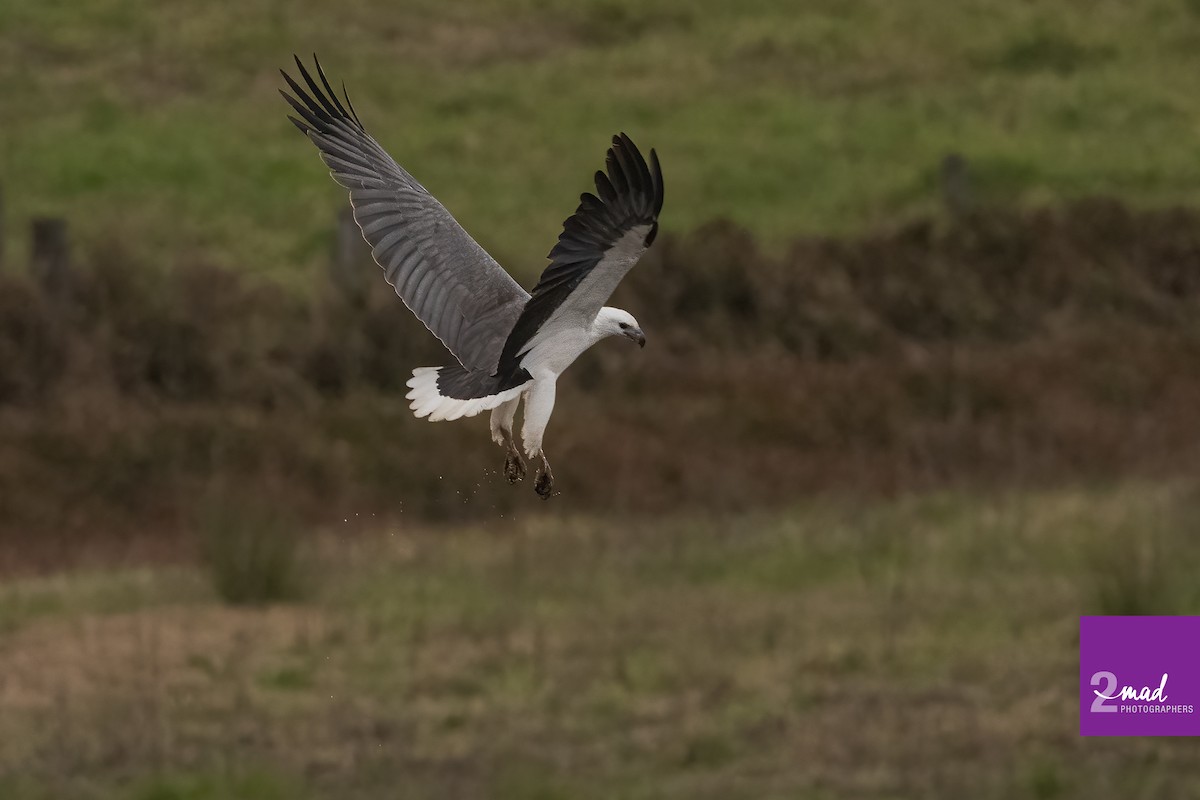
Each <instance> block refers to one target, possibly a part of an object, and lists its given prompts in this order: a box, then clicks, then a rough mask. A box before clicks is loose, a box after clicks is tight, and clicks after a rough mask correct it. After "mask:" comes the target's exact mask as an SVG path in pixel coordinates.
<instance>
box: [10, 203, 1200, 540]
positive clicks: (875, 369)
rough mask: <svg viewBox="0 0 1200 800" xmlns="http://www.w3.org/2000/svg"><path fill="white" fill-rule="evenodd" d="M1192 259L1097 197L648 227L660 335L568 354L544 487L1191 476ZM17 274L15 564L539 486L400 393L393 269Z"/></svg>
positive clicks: (887, 484) (731, 499)
mask: <svg viewBox="0 0 1200 800" xmlns="http://www.w3.org/2000/svg"><path fill="white" fill-rule="evenodd" d="M363 269H364V270H373V268H372V267H371V266H370V265H369V264H364V265H363ZM372 274H373V273H372ZM1197 275H1200V218H1197V216H1196V215H1195V214H1194V213H1193V212H1190V211H1186V210H1182V209H1176V210H1170V211H1162V212H1140V213H1134V212H1130V211H1127V210H1126V209H1124V208H1122V207H1121V206H1119V205H1117V204H1115V203H1111V202H1104V201H1093V202H1088V203H1082V204H1079V205H1076V206H1072V207H1069V208H1066V209H1063V210H1061V211H1056V212H1052V211H1043V212H1033V213H1028V214H1017V213H1007V212H1003V211H988V212H986V213H977V214H974V215H968V216H966V217H964V218H962V219H960V220H958V221H957V222H953V223H948V222H941V221H929V222H924V223H919V224H913V225H910V226H906V227H904V228H901V229H897V230H894V231H890V232H881V233H878V234H875V235H872V236H869V237H866V238H863V239H855V240H828V239H812V240H800V241H798V242H796V244H795V246H794V247H793V248H792V249H791V251H789V252H788V253H786V254H784V255H775V254H770V253H765V252H763V251H761V250H759V249H758V248H756V247H755V243H754V241H753V240H752V239H751V237H750V236H749V235H748V234H746V233H745V232H744V231H741V230H740V229H738V228H736V227H734V226H731V225H729V224H725V223H714V224H712V225H709V226H706V227H705V228H703V229H701V230H699V231H697V232H696V233H695V234H693V235H692V236H689V237H684V238H674V237H670V236H666V237H664V240H663V242H662V245H661V247H658V248H655V249H654V250H652V251H651V254H650V256H649V257H648V258H647V262H646V263H645V264H642V265H640V266H639V268H638V269H637V270H635V271H634V272H633V273H632V274H631V276H630V279H629V281H627V285H625V286H622V287H621V289H620V291H619V294H618V297H617V300H616V302H618V303H620V304H622V305H624V306H625V307H627V308H630V309H631V310H632V311H634V313H635V314H637V315H639V316H640V318H641V319H642V320H643V322H644V323H645V326H646V328H647V329H648V331H649V334H650V345H649V346H648V347H647V348H646V350H645V351H643V352H631V351H629V350H627V349H622V348H621V347H620V345H619V344H618V343H613V342H608V343H605V344H602V345H601V346H599V347H598V348H596V351H595V352H592V353H589V354H587V355H586V356H585V357H584V358H583V359H581V361H580V363H579V364H578V365H576V366H575V367H574V368H573V369H572V370H571V371H570V372H569V373H568V374H567V377H566V379H565V386H564V387H563V389H562V391H561V392H560V407H559V409H558V413H557V414H556V416H555V419H554V421H553V423H552V425H551V428H550V432H549V436H550V439H549V446H550V454H551V458H552V460H555V461H556V462H557V463H558V464H559V465H560V466H561V468H560V469H558V470H556V474H557V477H558V479H559V485H560V488H561V490H562V492H563V496H562V497H561V498H559V499H558V500H556V501H555V503H558V504H560V505H566V504H569V506H570V508H571V509H572V510H576V511H579V510H590V511H601V510H609V511H615V512H617V513H625V512H643V511H671V510H677V509H679V508H682V507H689V508H710V509H731V510H736V509H747V508H752V507H757V506H760V505H771V504H781V503H787V502H789V501H791V500H792V499H794V498H795V497H796V496H797V495H798V494H799V493H807V492H817V491H834V492H838V491H851V492H854V493H863V492H871V493H879V492H882V493H888V492H894V491H898V490H903V489H906V488H930V487H936V486H945V485H951V484H955V485H961V484H970V483H976V484H985V483H994V482H1001V483H1007V484H1010V485H1011V484H1017V485H1020V484H1039V483H1043V482H1045V481H1054V480H1060V479H1079V478H1093V477H1106V476H1115V475H1123V474H1127V473H1139V474H1144V475H1170V474H1176V473H1179V472H1181V471H1185V470H1187V469H1190V468H1192V467H1193V466H1194V465H1195V464H1196V463H1197V446H1196V444H1195V443H1196V442H1197V441H1200V428H1197V425H1198V424H1200V423H1198V420H1200V417H1197V415H1195V414H1194V413H1193V412H1192V409H1194V408H1195V407H1197V405H1198V404H1200V368H1198V367H1197V365H1198V364H1200V327H1198V325H1200V323H1197V320H1200V314H1198V313H1197V311H1200V309H1198V308H1197V305H1198V303H1197V301H1198V299H1200V279H1198V278H1197V277H1196V276H1197ZM4 281H6V287H7V288H4V291H3V292H0V295H3V296H4V297H6V298H9V301H8V302H6V303H4V304H3V308H0V359H3V363H0V375H3V376H4V378H3V381H2V382H0V391H2V392H3V393H4V394H3V397H2V398H0V444H2V445H3V446H2V447H0V452H2V453H3V456H0V500H2V502H3V504H4V507H5V509H6V514H5V517H4V519H3V520H2V522H0V529H2V530H3V532H4V533H5V534H6V535H8V536H9V537H11V538H12V539H13V540H24V541H29V540H30V539H31V537H32V535H33V534H35V533H40V532H51V536H50V537H49V538H47V539H45V540H43V541H42V542H41V543H40V544H38V545H37V546H35V547H32V548H30V549H28V550H26V551H24V552H25V558H26V560H27V561H30V560H33V561H36V560H38V559H39V558H41V559H43V560H45V561H48V562H51V563H53V562H56V561H59V560H61V559H63V558H70V557H71V554H72V553H73V552H75V551H76V549H77V546H78V545H79V543H80V540H81V539H82V538H84V537H86V536H87V535H88V533H89V532H94V531H97V530H104V531H108V532H119V531H121V530H129V531H134V532H136V531H140V530H143V529H145V528H146V525H147V523H148V522H149V523H153V527H154V528H155V529H167V530H171V529H175V530H178V529H181V528H187V527H188V523H189V521H190V520H193V519H195V518H196V516H197V515H196V508H195V506H196V504H197V499H198V498H203V497H205V496H207V494H208V490H209V489H210V488H211V485H212V484H213V482H214V481H219V482H221V483H222V484H223V485H226V486H230V487H235V488H237V489H238V490H240V491H244V492H246V493H248V494H251V495H253V496H255V497H257V498H260V499H262V500H263V501H265V502H267V503H268V504H272V503H273V504H280V505H286V506H287V507H289V508H290V509H291V510H292V512H293V513H295V514H296V515H297V516H299V517H300V518H307V519H323V520H332V519H338V518H348V517H350V516H352V515H354V514H359V515H363V516H365V515H369V514H372V513H376V514H381V515H386V516H390V517H396V516H399V515H400V514H405V515H409V516H412V515H417V516H420V517H422V518H425V519H433V520H442V521H455V520H465V519H494V518H496V517H497V516H498V515H500V514H510V515H511V514H513V513H541V511H542V509H544V508H545V506H543V505H542V504H540V503H539V502H538V501H537V500H536V498H534V496H533V494H532V492H529V491H527V490H526V489H527V487H518V488H517V489H515V490H514V489H511V488H510V487H508V486H507V485H504V483H503V481H502V480H500V479H499V476H498V474H497V471H498V467H499V465H500V453H499V451H498V450H496V448H494V447H493V446H492V445H491V444H490V443H489V442H488V440H487V437H486V435H484V430H485V427H486V421H484V420H482V419H475V420H470V421H466V422H464V423H459V424H457V425H429V424H427V423H424V422H420V421H416V420H414V419H412V418H411V416H410V415H409V413H408V411H407V409H406V407H405V405H406V404H405V402H404V400H403V393H404V391H405V389H404V386H403V384H404V381H405V380H406V378H407V376H408V374H409V371H410V370H411V369H412V367H414V366H417V365H421V364H435V363H439V362H440V361H444V360H445V359H446V358H447V356H446V355H445V354H444V353H440V352H439V348H438V347H437V345H436V343H435V342H434V341H433V339H432V337H429V336H428V334H427V333H426V332H425V331H424V329H423V328H422V327H421V326H420V325H419V323H417V322H416V321H415V320H412V319H411V318H409V316H408V315H407V314H406V313H404V311H403V309H402V308H401V307H400V304H399V303H398V302H397V301H396V298H395V297H394V296H393V295H392V294H391V293H390V291H388V289H387V288H386V287H384V286H382V285H378V286H375V291H373V292H372V293H371V294H370V296H369V298H368V299H367V301H366V302H365V304H364V305H355V304H348V303H344V302H342V301H340V300H339V299H338V297H337V296H336V295H334V294H331V293H330V292H328V291H321V292H318V293H317V296H316V298H315V299H314V300H313V301H312V302H308V301H306V300H305V299H303V298H298V297H296V296H294V295H290V294H287V293H284V292H281V291H279V290H278V289H277V288H275V287H271V286H261V285H249V284H246V283H245V282H243V281H240V280H238V279H237V278H235V277H234V276H233V275H232V274H230V273H227V272H223V271H221V270H216V269H213V268H210V267H204V266H193V267H191V268H189V269H185V270H182V271H180V272H177V273H172V274H168V275H160V274H156V273H154V272H152V271H151V270H149V269H146V268H144V267H139V266H138V265H137V263H136V259H133V258H132V257H130V256H129V255H128V254H127V253H125V252H123V251H122V250H120V249H119V248H117V249H110V250H108V251H105V252H104V253H99V254H97V255H96V256H95V258H94V265H93V266H92V268H91V269H89V270H84V271H83V273H82V276H81V279H80V281H81V284H80V290H79V291H78V292H77V293H76V295H77V300H76V302H75V303H73V304H71V305H69V306H68V307H67V308H63V309H55V308H53V307H51V306H49V305H48V304H46V303H45V302H43V301H42V300H41V298H39V297H38V296H37V294H36V293H31V291H30V290H29V289H28V287H26V286H25V285H24V283H23V282H21V281H19V280H16V279H14V278H11V277H8V278H4ZM22 298H24V299H22ZM31 354H44V355H39V356H38V357H36V358H35V357H34V356H33V355H31ZM535 509H536V510H537V511H536V512H535V511H534V510H535ZM39 553H40V555H39Z"/></svg>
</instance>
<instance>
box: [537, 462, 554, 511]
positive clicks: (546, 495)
mask: <svg viewBox="0 0 1200 800" xmlns="http://www.w3.org/2000/svg"><path fill="white" fill-rule="evenodd" d="M541 457H542V463H541V465H540V466H539V467H538V469H537V477H536V479H535V480H534V482H533V489H534V491H536V492H537V493H538V496H539V497H541V498H542V499H543V500H549V499H550V494H551V493H552V492H553V491H554V473H553V472H551V471H550V462H549V461H547V460H546V454H545V453H542V454H541Z"/></svg>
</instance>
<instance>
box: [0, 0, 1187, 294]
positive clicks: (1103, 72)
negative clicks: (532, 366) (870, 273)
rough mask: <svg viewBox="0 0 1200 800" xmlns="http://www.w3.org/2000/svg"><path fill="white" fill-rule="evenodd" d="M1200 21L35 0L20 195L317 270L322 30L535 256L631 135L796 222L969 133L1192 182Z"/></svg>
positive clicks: (1008, 8)
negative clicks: (307, 86)
mask: <svg viewBox="0 0 1200 800" xmlns="http://www.w3.org/2000/svg"><path fill="white" fill-rule="evenodd" d="M1197 44H1200V10H1197V7H1196V4H1195V3H1194V2H1192V3H1189V2H1183V1H1182V0H1149V1H1148V2H1143V3H1125V2H1116V1H1115V0H1111V1H1106V2H1099V3H1081V2H1063V3H1011V2H1004V0H973V1H972V2H965V3H954V4H946V3H942V2H937V1H936V0H915V1H914V2H907V3H895V2H891V0H852V1H851V2H841V1H840V0H837V1H835V0H822V1H821V2H809V3H804V4H799V5H797V4H794V3H787V2H782V1H781V0H771V1H770V2H766V1H759V2H751V3H739V4H729V3H721V2H716V1H715V0H702V1H701V2H696V1H695V0H688V2H683V0H670V2H662V3H657V4H654V5H647V4H644V3H638V2H633V0H603V2H591V3H576V2H570V1H569V0H509V1H508V2H505V3H491V2H484V1H483V0H469V1H468V2H464V3H455V4H444V3H435V2H432V1H431V0H417V2H406V3H383V2H370V1H369V0H352V2H347V3H341V4H338V5H337V6H336V7H335V6H331V5H329V4H326V3H319V2H315V1H314V0H300V2H293V3H281V2H278V0H250V2H243V3H236V4H235V3H221V2H216V3H210V4H202V5H197V4H187V5H186V6H178V7H177V6H174V5H171V4H168V3H162V2H154V3H151V4H150V5H146V4H145V3H137V2H133V0H96V2H89V3H87V4H84V5H79V4H71V3H62V2H51V3H47V2H41V1H40V0H11V1H10V2H7V3H5V4H4V6H3V7H2V8H0V65H2V66H0V70H2V72H0V87H3V95H4V117H5V119H4V126H3V132H2V133H0V137H2V138H0V182H2V183H3V184H4V186H5V188H6V190H7V195H6V203H7V206H8V209H9V214H10V218H11V219H12V220H17V221H20V220H22V219H24V218H25V217H26V216H27V215H29V214H32V213H62V214H66V215H68V216H69V217H70V218H71V219H72V222H73V224H74V225H75V227H76V228H77V230H78V231H79V232H80V236H81V237H82V238H83V239H84V240H85V241H93V242H94V241H96V240H102V239H105V238H110V237H116V238H123V239H127V240H129V241H134V242H137V243H138V246H139V247H144V248H146V249H147V251H148V252H150V253H152V254H154V255H156V256H157V257H158V258H160V259H161V260H163V261H164V262H167V263H178V262H179V261H186V260H192V259H196V258H203V259H206V260H210V261H214V262H216V263H219V264H225V265H234V266H237V267H239V268H242V269H246V270H248V271H252V272H255V273H257V274H264V275H270V276H273V277H276V278H282V279H285V280H295V279H296V278H297V277H298V276H306V275H308V274H310V273H311V270H312V268H313V267H314V266H315V265H317V264H319V263H321V262H322V261H323V260H324V259H325V257H326V253H327V252H328V248H329V246H330V229H331V221H332V219H333V215H334V211H335V209H337V208H339V207H340V206H341V204H342V203H343V202H344V199H343V198H342V197H341V192H340V191H339V190H337V189H336V187H334V186H333V184H332V183H331V182H330V181H329V180H328V178H327V177H325V174H324V173H325V170H324V169H323V167H322V165H321V164H320V163H319V162H318V160H317V158H316V156H315V154H314V153H313V152H312V147H311V146H310V145H309V144H308V143H307V142H305V141H304V140H303V139H302V138H301V137H300V136H298V135H297V134H296V133H295V131H294V130H292V129H291V127H290V125H289V124H288V123H287V122H286V120H285V119H284V113H285V110H286V109H285V106H284V104H283V102H282V100H281V99H280V98H279V97H278V95H276V93H275V89H276V87H278V86H279V85H281V81H280V79H279V77H278V75H277V74H276V73H275V70H276V68H277V67H280V66H286V65H287V64H288V63H289V59H290V54H291V53H292V52H293V51H298V52H301V53H308V52H310V51H313V50H316V51H318V52H320V53H321V54H322V55H323V57H324V63H325V64H326V67H327V68H328V70H329V71H330V72H331V74H332V75H331V76H332V77H333V78H334V79H335V80H339V81H340V80H343V79H344V80H345V81H346V83H347V84H348V86H349V87H350V89H351V92H352V95H353V97H354V98H355V102H356V105H357V107H358V110H359V111H360V113H361V115H362V117H363V119H364V120H365V121H366V123H367V124H368V126H369V128H370V129H371V130H372V131H373V132H375V135H376V136H377V137H378V138H379V139H380V140H381V142H382V143H383V144H384V145H385V147H387V148H388V149H389V150H390V151H391V152H392V153H393V154H394V155H396V156H397V158H399V159H400V160H401V161H402V163H404V164H406V165H407V166H409V167H410V168H411V170H412V171H413V172H414V174H416V175H417V177H418V178H419V179H420V180H422V181H423V182H424V183H425V184H426V185H427V186H428V187H429V188H430V189H431V190H432V191H434V193H435V194H437V195H438V196H439V197H440V198H441V199H442V200H443V201H444V202H445V203H446V205H447V206H448V207H449V208H450V209H451V210H452V211H453V212H455V213H456V214H457V215H458V216H459V218H460V220H461V221H462V222H463V223H464V224H465V226H466V227H467V228H468V230H470V231H472V232H473V233H474V234H475V235H476V236H477V238H478V239H479V240H480V241H481V243H482V244H484V245H485V246H486V247H488V248H491V249H493V250H494V251H495V253H496V254H497V255H498V256H500V257H501V258H502V259H503V260H504V261H505V262H506V263H508V264H510V265H511V267H512V268H513V269H514V271H516V272H518V273H520V274H521V275H522V277H524V278H529V277H531V276H532V275H534V274H535V273H536V271H538V270H539V269H540V267H541V265H542V264H543V263H544V262H543V261H542V258H543V256H544V254H545V253H546V251H547V250H548V249H549V246H550V244H551V243H552V242H553V240H554V238H555V236H556V235H557V232H558V224H559V222H560V221H561V220H562V218H563V217H564V216H566V215H567V214H568V213H569V212H570V211H571V210H572V209H573V207H574V202H575V200H574V198H575V197H576V196H577V195H578V193H579V192H580V191H582V190H584V189H586V188H588V183H589V175H590V174H591V172H592V171H593V170H595V169H596V168H597V167H598V166H599V165H600V159H601V155H602V152H603V148H604V147H605V145H606V142H607V137H608V135H610V134H611V133H613V132H615V131H617V130H628V131H629V132H630V133H631V134H633V135H634V137H635V138H636V140H637V141H638V142H640V143H643V144H644V145H654V146H656V147H657V148H658V149H659V151H660V153H661V154H662V157H663V162H664V169H665V171H666V175H667V182H668V195H667V204H666V211H665V219H664V223H665V225H666V226H667V227H669V228H673V229H689V228H692V227H694V226H696V225H698V224H699V223H702V222H704V221H707V220H709V219H711V218H713V217H715V216H722V215H724V216H729V217H732V218H734V219H736V220H737V221H739V222H742V223H744V224H747V225H749V226H750V227H751V228H752V229H753V230H754V231H755V232H756V233H758V234H760V235H762V236H763V237H764V239H765V240H766V241H768V242H773V243H776V244H781V243H782V242H784V241H785V240H786V239H787V238H788V237H790V236H792V235H794V234H796V233H798V232H805V231H821V232H824V231H847V230H855V229H860V228H862V227H864V226H871V225H874V224H878V223H880V222H886V221H889V220H892V219H894V218H896V217H898V216H899V217H903V216H905V215H910V214H914V213H918V212H923V211H927V210H929V209H931V208H932V207H934V206H935V205H936V203H937V164H938V163H939V162H940V161H941V159H942V158H943V156H944V155H945V154H946V153H948V152H951V151H956V152H961V153H963V154H964V155H965V156H966V157H967V159H968V162H969V164H970V165H971V172H972V183H973V185H974V188H975V192H976V194H977V195H978V196H979V197H980V199H982V200H983V201H996V202H1021V203H1040V202H1052V201H1054V200H1057V199H1060V198H1067V197H1075V196H1079V195H1085V194H1091V193H1113V194H1117V195H1120V196H1121V197H1123V198H1126V199H1128V200H1130V201H1133V202H1141V203H1152V204H1158V203H1170V202H1176V201H1183V200H1189V199H1191V198H1192V196H1193V190H1194V187H1195V186H1196V185H1197V184H1200V144H1198V143H1197V142H1198V140H1197V137H1196V136H1195V135H1194V133H1195V130H1196V128H1197V125H1198V124H1200V96H1198V95H1197V93H1196V92H1195V91H1194V90H1193V82H1192V81H1191V80H1190V78H1189V76H1191V75H1194V74H1196V73H1197V72H1200V47H1197ZM23 238H24V237H20V239H21V240H23ZM10 248H11V249H13V250H14V251H15V250H17V249H18V244H17V243H13V244H10Z"/></svg>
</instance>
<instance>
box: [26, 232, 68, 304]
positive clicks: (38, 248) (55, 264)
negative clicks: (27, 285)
mask: <svg viewBox="0 0 1200 800" xmlns="http://www.w3.org/2000/svg"><path fill="white" fill-rule="evenodd" d="M30 241H31V247H30V258H29V269H30V272H31V273H32V275H33V279H34V280H35V281H37V283H38V285H39V286H40V287H41V288H42V291H43V292H45V293H46V294H47V295H48V296H49V297H51V298H53V299H55V300H62V299H65V298H66V296H67V293H68V292H69V291H70V288H71V286H70V283H71V262H70V257H71V251H70V242H69V240H68V238H67V221H66V220H65V219H63V218H61V217H34V219H33V221H32V223H31V224H30Z"/></svg>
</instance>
